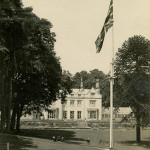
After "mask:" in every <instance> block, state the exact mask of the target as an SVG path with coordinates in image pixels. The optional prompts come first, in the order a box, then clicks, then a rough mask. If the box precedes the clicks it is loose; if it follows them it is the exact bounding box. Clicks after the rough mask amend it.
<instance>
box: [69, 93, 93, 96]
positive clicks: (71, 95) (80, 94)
mask: <svg viewBox="0 0 150 150" xmlns="http://www.w3.org/2000/svg"><path fill="white" fill-rule="evenodd" d="M90 95H91V96H92V97H93V96H94V95H95V93H90ZM73 96H75V95H74V94H71V97H73ZM81 96H82V95H81V94H78V97H81Z"/></svg>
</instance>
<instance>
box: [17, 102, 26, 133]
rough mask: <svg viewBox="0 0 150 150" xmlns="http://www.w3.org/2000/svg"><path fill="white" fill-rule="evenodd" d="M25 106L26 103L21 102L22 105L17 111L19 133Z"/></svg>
mask: <svg viewBox="0 0 150 150" xmlns="http://www.w3.org/2000/svg"><path fill="white" fill-rule="evenodd" d="M23 107H24V105H23V104H21V106H20V107H19V109H18V111H17V122H16V130H17V133H20V118H21V115H22V111H23Z"/></svg>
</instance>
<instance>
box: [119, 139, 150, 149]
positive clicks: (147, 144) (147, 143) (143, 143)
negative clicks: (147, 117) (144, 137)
mask: <svg viewBox="0 0 150 150" xmlns="http://www.w3.org/2000/svg"><path fill="white" fill-rule="evenodd" d="M119 143H121V144H124V145H128V146H139V147H143V148H147V149H150V141H141V143H136V142H135V141H124V142H119Z"/></svg>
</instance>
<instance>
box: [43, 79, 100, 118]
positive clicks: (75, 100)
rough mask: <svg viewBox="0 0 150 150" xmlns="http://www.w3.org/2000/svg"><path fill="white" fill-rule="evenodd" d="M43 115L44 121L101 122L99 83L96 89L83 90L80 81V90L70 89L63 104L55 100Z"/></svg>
mask: <svg viewBox="0 0 150 150" xmlns="http://www.w3.org/2000/svg"><path fill="white" fill-rule="evenodd" d="M43 114H44V118H45V119H67V120H68V119H73V120H101V118H102V95H101V94H100V88H99V81H98V80H97V83H96V89H94V88H91V89H84V88H83V83H82V81H81V88H80V89H72V93H71V94H69V95H67V99H66V102H65V103H64V104H61V100H57V101H55V102H54V103H53V104H52V105H51V106H50V107H49V109H48V111H45V112H43Z"/></svg>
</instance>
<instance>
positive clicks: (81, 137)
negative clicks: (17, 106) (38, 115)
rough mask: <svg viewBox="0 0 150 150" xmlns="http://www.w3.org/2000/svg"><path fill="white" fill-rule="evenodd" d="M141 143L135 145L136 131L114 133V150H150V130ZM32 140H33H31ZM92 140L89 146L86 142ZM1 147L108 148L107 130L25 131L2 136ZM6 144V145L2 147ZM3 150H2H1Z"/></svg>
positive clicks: (36, 149) (16, 149)
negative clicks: (54, 138)
mask: <svg viewBox="0 0 150 150" xmlns="http://www.w3.org/2000/svg"><path fill="white" fill-rule="evenodd" d="M141 133H142V135H141V136H142V142H141V144H139V145H137V144H136V143H135V139H136V137H135V130H133V129H128V130H127V129H115V130H114V148H115V149H117V150H143V149H144V150H145V149H150V129H145V130H142V132H141ZM53 136H56V137H58V136H63V137H64V139H65V140H64V142H53V141H51V140H52V137H53ZM31 137H32V138H31ZM88 137H89V138H90V141H91V142H90V145H88V144H87V142H86V140H87V138H88ZM0 138H1V139H0V141H1V142H0V144H1V145H0V146H1V147H3V145H4V144H5V145H6V143H7V142H9V143H10V147H11V149H10V150H20V149H23V150H24V149H25V150H26V149H27V148H28V149H30V150H68V149H71V150H76V149H77V150H83V149H85V150H88V149H89V150H92V149H98V148H100V147H109V130H108V129H44V130H42V129H22V130H21V134H20V137H19V138H18V137H17V136H13V135H3V136H2V135H0ZM2 144H3V145H2ZM0 150H3V149H2V148H0Z"/></svg>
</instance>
